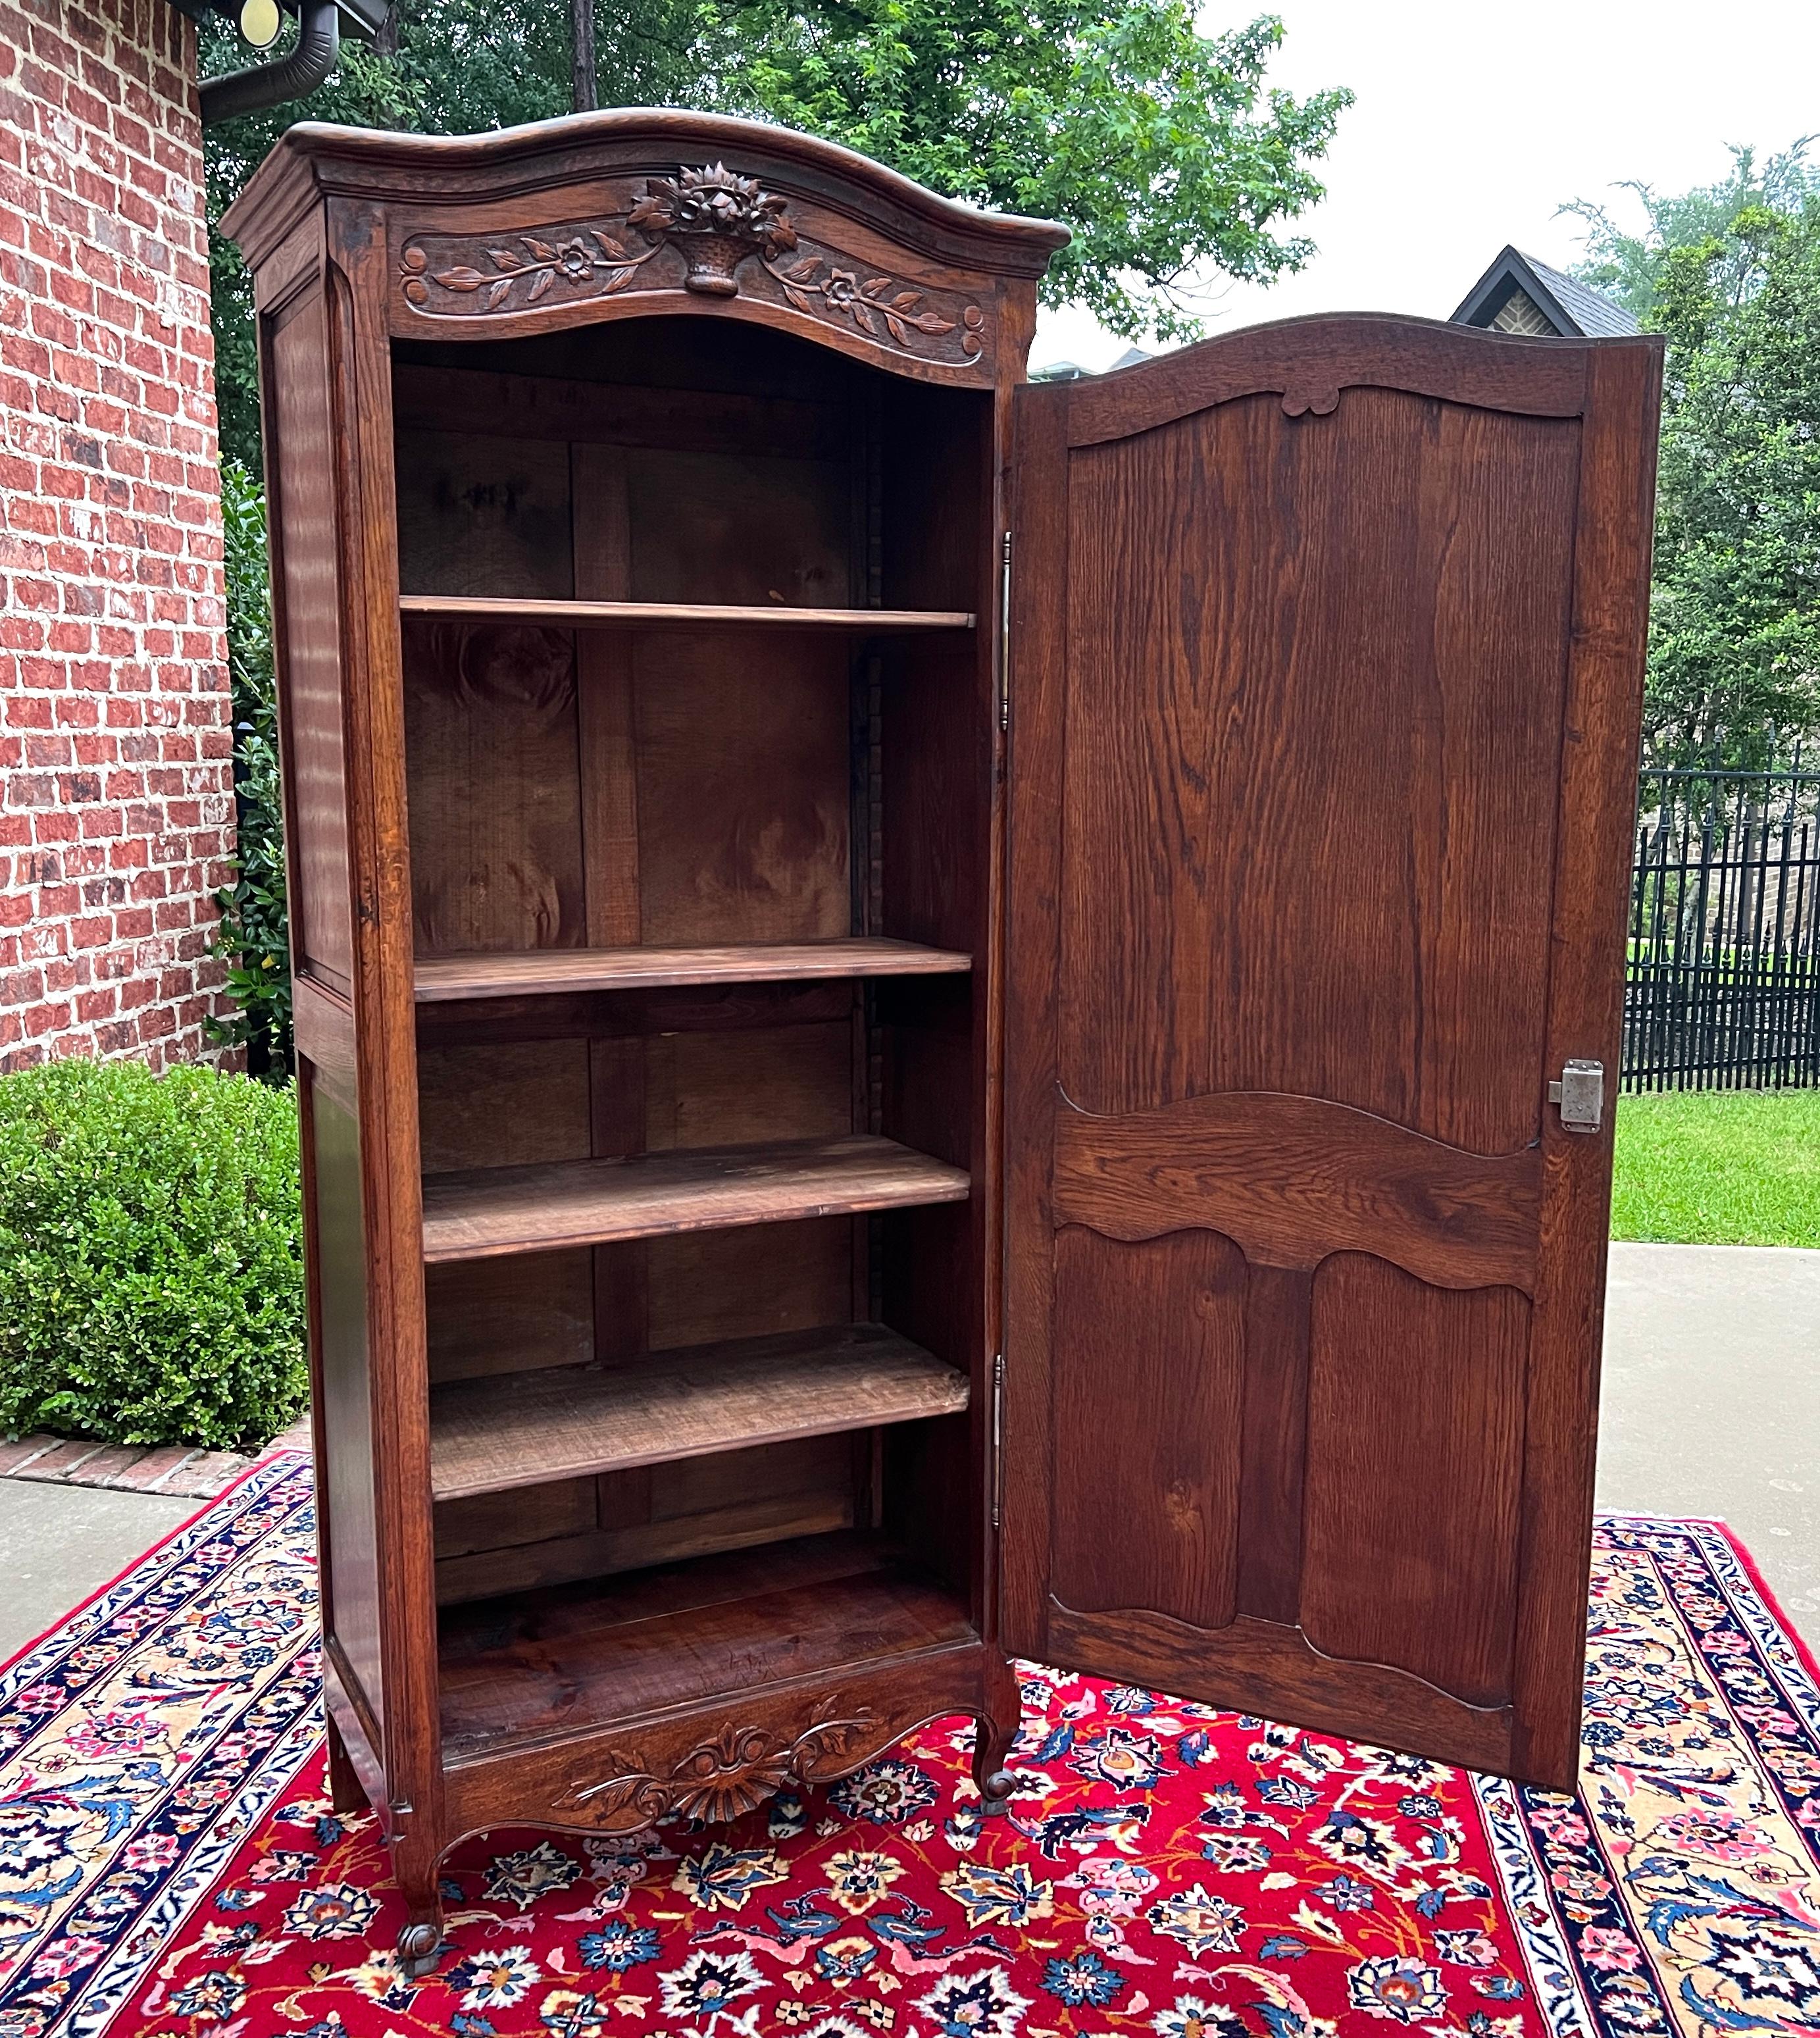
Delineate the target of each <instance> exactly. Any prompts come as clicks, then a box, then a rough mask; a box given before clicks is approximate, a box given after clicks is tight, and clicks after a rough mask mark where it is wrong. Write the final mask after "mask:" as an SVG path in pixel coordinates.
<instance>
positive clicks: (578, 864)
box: [404, 624, 586, 955]
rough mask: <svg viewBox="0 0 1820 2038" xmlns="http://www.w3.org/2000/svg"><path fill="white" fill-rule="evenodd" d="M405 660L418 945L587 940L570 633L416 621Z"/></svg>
mask: <svg viewBox="0 0 1820 2038" xmlns="http://www.w3.org/2000/svg"><path fill="white" fill-rule="evenodd" d="M404 655H405V718H406V743H407V758H408V760H409V767H410V782H411V891H412V900H413V910H414V920H415V936H416V945H417V949H418V953H420V954H423V955H438V954H448V953H458V952H461V951H464V950H470V949H472V950H479V951H483V952H484V951H492V950H498V949H548V948H578V947H580V946H581V944H582V942H583V941H585V938H586V924H585V903H584V894H583V879H582V847H581V779H580V767H579V762H578V754H577V737H576V696H575V647H574V645H573V641H572V640H571V639H570V638H566V637H564V636H562V635H559V634H558V633H557V632H556V631H550V630H543V629H538V628H520V627H516V626H514V625H503V626H502V625H498V624H486V625H484V626H482V627H479V628H475V629H468V628H464V627H458V626H453V625H448V624H438V625H433V626H426V625H423V624H418V625H415V626H414V627H411V628H410V629H407V631H406V633H405V636H404Z"/></svg>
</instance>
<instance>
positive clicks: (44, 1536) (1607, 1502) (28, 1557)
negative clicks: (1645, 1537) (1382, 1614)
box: [0, 1245, 1820, 1661]
mask: <svg viewBox="0 0 1820 2038" xmlns="http://www.w3.org/2000/svg"><path fill="white" fill-rule="evenodd" d="M199 1504H200V1503H199V1502H197V1501H195V1500H194V1499H173V1498H168V1497H166V1496H165V1495H164V1494H138V1493H130V1492H120V1491H104V1490H100V1489H96V1488H93V1487H89V1488H85V1487H75V1486H59V1485H48V1484H41V1483H39V1484H34V1483H28V1482H27V1481H25V1480H23V1479H17V1478H0V1578H3V1579H4V1580H5V1581H6V1588H7V1589H6V1590H5V1591H4V1592H0V1661H4V1660H5V1659H6V1657H8V1656H9V1655H11V1654H13V1652H14V1651H15V1650H17V1649H18V1648H19V1647H20V1646H21V1645H22V1644H23V1643H25V1642H28V1641H29V1640H30V1639H31V1638H32V1637H33V1636H35V1635H38V1634H40V1633H41V1632H42V1631H44V1629H45V1628H46V1627H49V1626H50V1625H51V1623H52V1622H54V1621H55V1619H57V1617H58V1616H59V1614H61V1613H63V1612H66V1611H67V1610H68V1609H69V1608H71V1607H73V1606H74V1605H75V1604H78V1601H79V1600H82V1599H83V1598H85V1597H86V1596H87V1595H88V1594H89V1593H91V1592H93V1590H94V1589H95V1588H96V1586H97V1585H101V1584H103V1583H104V1582H105V1581H106V1580H108V1578H112V1577H113V1575H114V1574H115V1572H117V1571H118V1570H120V1569H121V1568H122V1567H123V1566H125V1565H127V1564H128V1563H131V1561H132V1559H134V1557H135V1556H137V1555H138V1553H139V1552H140V1551H142V1550H144V1549H146V1548H147V1547H149V1545H150V1544H153V1543H155V1542H156V1541H157V1540H158V1538H159V1537H160V1536H163V1535H165V1534H167V1533H168V1532H169V1531H170V1530H171V1529H172V1528H175V1527H176V1525H177V1524H178V1523H179V1522H180V1521H184V1520H185V1519H186V1518H187V1517H188V1516H189V1515H191V1513H194V1512H195V1510H196V1508H197V1507H198V1506H199ZM1599 1505H1600V1506H1602V1507H1606V1508H1612V1509H1617V1510H1625V1511H1633V1512H1636V1513H1648V1514H1695V1515H1717V1516H1719V1517H1721V1518H1722V1519H1724V1520H1725V1521H1728V1522H1730V1523H1731V1526H1732V1528H1734V1529H1735V1531H1736V1532H1737V1533H1738V1534H1739V1536H1740V1537H1741V1538H1742V1540H1743V1542H1744V1544H1745V1546H1746V1547H1747V1548H1748V1549H1749V1550H1750V1553H1751V1555H1753V1556H1754V1558H1755V1559H1757V1562H1758V1566H1759V1567H1760V1568H1761V1570H1762V1572H1763V1574H1764V1576H1765V1578H1767V1579H1768V1580H1769V1585H1770V1589H1771V1590H1772V1591H1773V1592H1774V1593H1775V1594H1776V1597H1777V1598H1778V1599H1779V1600H1780V1601H1781V1603H1782V1606H1783V1609H1784V1612H1786V1613H1787V1614H1788V1616H1789V1618H1790V1619H1791V1620H1792V1622H1793V1623H1794V1625H1795V1627H1797V1628H1798V1629H1799V1631H1800V1632H1801V1633H1802V1635H1803V1637H1804V1638H1806V1639H1807V1642H1809V1643H1810V1644H1811V1645H1812V1646H1814V1647H1815V1648H1816V1649H1820V1252H1793V1251H1784V1250H1783V1249H1780V1248H1770V1247H1758V1246H1747V1245H1614V1247H1613V1248H1612V1249H1611V1281H1610V1298H1609V1301H1608V1304H1607V1307H1606V1355H1605V1396H1604V1415H1603V1419H1602V1422H1601V1425H1600V1438H1599Z"/></svg>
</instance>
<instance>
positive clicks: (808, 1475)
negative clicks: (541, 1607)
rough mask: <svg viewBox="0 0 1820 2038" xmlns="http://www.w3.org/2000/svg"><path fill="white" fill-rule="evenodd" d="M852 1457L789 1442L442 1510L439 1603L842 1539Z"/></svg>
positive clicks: (849, 1519) (834, 1437)
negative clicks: (803, 1539)
mask: <svg viewBox="0 0 1820 2038" xmlns="http://www.w3.org/2000/svg"><path fill="white" fill-rule="evenodd" d="M853 1454H854V1443H853V1438H852V1437H851V1436H850V1435H846V1434H838V1433H837V1434H831V1435H822V1436H813V1437H793V1438H789V1439H787V1440H785V1441H782V1442H779V1443H770V1444H759V1445H752V1446H750V1447H748V1448H745V1449H739V1450H731V1451H723V1452H720V1453H717V1454H715V1455H714V1456H713V1457H707V1458H673V1459H668V1460H664V1461H662V1462H660V1463H657V1464H646V1465H637V1466H634V1467H632V1468H630V1469H628V1470H626V1471H621V1472H601V1473H598V1474H593V1475H587V1476H585V1477H580V1478H576V1479H562V1480H558V1481H557V1482H555V1483H553V1484H551V1485H547V1486H536V1487H513V1488H512V1489H510V1490H509V1493H508V1494H476V1495H475V1496H473V1497H472V1498H467V1499H457V1500H447V1501H443V1502H439V1503H438V1504H437V1506H436V1509H435V1516H436V1527H437V1571H436V1578H437V1601H438V1603H439V1604H444V1605H452V1604H456V1603H458V1602H460V1601H462V1600H473V1599H487V1598H491V1597H496V1596H497V1595H498V1594H499V1593H509V1592H530V1591H533V1590H535V1589H537V1588H539V1587H540V1586H543V1585H558V1584H565V1583H569V1582H573V1581H576V1580H579V1579H582V1578H604V1577H607V1576H609V1575H611V1574H615V1573H618V1572H621V1571H627V1570H639V1569H641V1568H642V1567H644V1566H647V1565H650V1564H668V1563H679V1562H681V1561H682V1560H683V1559H687V1558H691V1557H699V1556H707V1555H716V1554H718V1553H720V1552H721V1551H728V1550H744V1549H751V1548H755V1547H760V1546H762V1545H763V1544H766V1543H775V1542H778V1541H782V1540H789V1539H790V1538H792V1537H795V1536H819V1535H827V1534H832V1533H833V1532H835V1531H837V1530H839V1529H844V1528H852V1527H853V1525H854V1523H855V1521H856V1519H857V1517H856V1514H855V1512H854V1504H853V1502H854V1495H853ZM514 1497H515V1498H516V1500H517V1501H518V1502H519V1503H520V1504H519V1506H518V1507H517V1509H516V1511H514V1510H513V1506H512V1500H513V1498H514Z"/></svg>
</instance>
